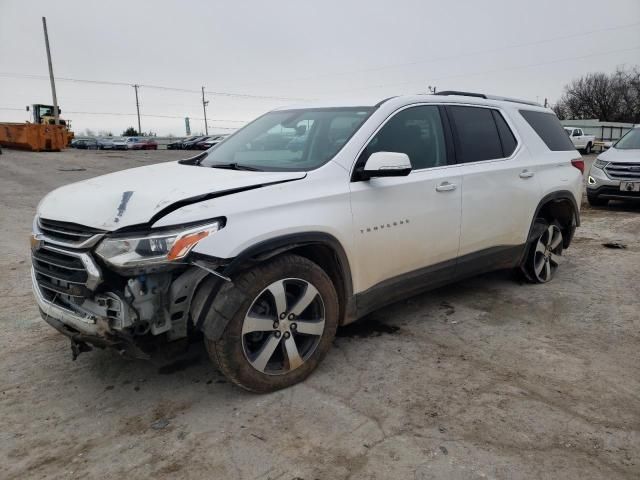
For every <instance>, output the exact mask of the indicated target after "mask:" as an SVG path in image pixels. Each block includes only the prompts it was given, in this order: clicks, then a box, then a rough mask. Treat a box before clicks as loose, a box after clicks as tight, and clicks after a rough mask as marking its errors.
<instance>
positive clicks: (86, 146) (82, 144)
mask: <svg viewBox="0 0 640 480" xmlns="http://www.w3.org/2000/svg"><path fill="white" fill-rule="evenodd" d="M71 146H72V147H73V148H79V149H81V150H98V148H99V145H98V141H97V140H96V139H95V138H80V139H78V140H76V141H74V142H72V143H71Z"/></svg>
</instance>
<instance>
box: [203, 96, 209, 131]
mask: <svg viewBox="0 0 640 480" xmlns="http://www.w3.org/2000/svg"><path fill="white" fill-rule="evenodd" d="M207 105H209V100H205V99H204V87H202V111H203V112H204V133H205V135H209V125H207Z"/></svg>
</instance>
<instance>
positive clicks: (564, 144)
mask: <svg viewBox="0 0 640 480" xmlns="http://www.w3.org/2000/svg"><path fill="white" fill-rule="evenodd" d="M520 114H521V115H522V116H523V117H524V119H525V120H526V121H527V123H528V124H529V125H531V128H533V130H534V131H535V132H536V133H537V134H538V136H539V137H540V138H541V139H542V141H543V142H544V143H545V145H546V146H547V148H549V150H552V151H554V152H558V151H570V150H575V147H574V146H573V143H571V140H570V139H569V137H568V136H567V134H566V133H565V132H564V131H563V129H562V125H561V124H560V120H558V117H556V116H555V115H554V114H553V113H550V112H540V111H536V110H520Z"/></svg>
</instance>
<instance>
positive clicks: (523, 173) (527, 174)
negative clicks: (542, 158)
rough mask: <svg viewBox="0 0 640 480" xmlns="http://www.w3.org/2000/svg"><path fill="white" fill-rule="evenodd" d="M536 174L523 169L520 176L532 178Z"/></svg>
mask: <svg viewBox="0 0 640 480" xmlns="http://www.w3.org/2000/svg"><path fill="white" fill-rule="evenodd" d="M534 175H535V172H532V171H530V170H523V171H521V172H520V178H531V177H533V176H534Z"/></svg>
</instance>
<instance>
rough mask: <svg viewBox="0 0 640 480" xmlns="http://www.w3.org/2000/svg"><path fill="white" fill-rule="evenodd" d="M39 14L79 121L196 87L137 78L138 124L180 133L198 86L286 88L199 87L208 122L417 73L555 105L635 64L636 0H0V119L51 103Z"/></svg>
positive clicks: (380, 93)
mask: <svg viewBox="0 0 640 480" xmlns="http://www.w3.org/2000/svg"><path fill="white" fill-rule="evenodd" d="M42 16H46V17H47V22H48V28H49V38H50V42H51V50H52V56H53V63H54V73H55V75H56V77H60V79H59V80H58V82H57V89H58V102H59V104H60V107H61V109H62V110H63V115H62V116H63V118H70V119H71V120H72V125H73V128H74V130H75V131H76V132H77V133H80V132H83V131H84V130H85V129H86V128H89V129H92V130H94V131H111V132H113V133H114V134H120V133H121V132H122V130H124V129H125V128H126V127H127V126H136V123H137V120H136V117H135V111H136V109H135V97H134V90H133V88H132V87H131V86H128V85H129V84H134V83H137V84H141V85H156V86H167V87H176V88H182V89H186V90H193V92H178V91H172V90H161V89H154V88H150V87H147V86H143V87H141V88H140V104H141V113H142V114H143V115H149V116H143V117H142V129H143V131H148V130H152V131H154V132H157V133H158V134H160V135H165V134H173V135H184V133H185V129H184V117H185V116H189V117H191V118H192V120H191V125H192V130H193V131H195V132H198V131H200V130H203V129H204V127H203V121H202V120H201V119H202V116H203V115H202V104H201V97H200V94H199V93H198V92H199V90H200V87H201V86H205V87H206V89H207V90H208V91H210V92H223V93H238V94H249V95H259V96H267V97H286V98H290V99H291V100H288V99H273V98H271V99H269V98H260V99H258V98H246V97H233V96H221V95H215V94H210V93H208V94H207V99H208V100H210V102H211V103H210V104H209V109H208V116H209V118H210V125H213V127H214V130H215V127H219V128H223V127H224V128H233V127H236V126H238V125H241V123H238V122H241V121H245V120H250V119H252V118H254V117H255V116H257V115H259V114H261V113H263V112H265V111H267V110H269V109H271V108H274V107H276V106H281V105H287V104H300V103H310V102H313V101H318V100H321V101H326V100H334V99H336V100H353V101H358V100H370V99H382V98H385V97H388V96H392V95H398V94H403V93H423V92H426V91H427V86H428V85H435V86H436V87H437V89H438V90H445V89H447V90H452V89H458V90H468V91H477V92H485V93H492V94H497V95H505V96H512V97H520V98H526V99H530V100H538V101H540V102H543V101H544V98H545V97H547V98H549V101H550V102H551V103H553V102H555V100H556V99H557V98H558V97H559V96H560V94H561V92H562V88H563V86H564V85H565V84H566V83H567V82H569V81H570V80H571V79H572V78H575V77H579V76H581V75H583V74H585V73H587V72H593V71H603V72H612V71H614V70H615V68H616V67H617V66H622V65H638V64H640V0H608V1H607V2H603V1H602V0H578V1H573V0H528V1H524V0H519V1H517V0H484V1H482V2H480V1H475V0H447V1H429V0H393V1H390V0H389V1H380V0H323V1H321V2H311V1H303V0H295V1H294V0H287V1H277V0H272V1H269V2H265V1H260V0H251V1H249V0H245V1H234V2H231V1H211V0H198V1H196V0H194V1H180V2H179V1H168V0H160V1H158V0H154V1H146V2H143V1H135V2H134V1H131V0H129V1H118V0H112V1H109V2H106V1H99V2H98V1H89V0H82V1H79V0H78V1H75V0H74V1H72V0H67V1H64V2H55V1H51V0H29V1H25V0H0V121H24V120H26V119H27V118H28V117H27V115H28V114H27V112H25V111H24V107H25V106H26V105H29V104H33V103H45V104H50V103H51V101H52V100H51V90H50V87H49V82H48V80H47V79H46V78H40V76H46V75H47V74H48V71H47V61H46V54H45V47H44V40H43V33H42V23H41V17H42ZM16 74H17V75H18V76H19V77H16ZM34 75H35V76H36V77H35V78H33V77H29V76H34ZM62 78H72V79H85V80H98V81H107V82H123V83H125V84H127V85H101V84H89V83H79V82H71V81H63V80H62ZM299 99H305V100H299ZM82 112H85V113H82ZM96 112H98V114H97V113H96ZM99 113H102V114H99ZM105 113H110V114H113V115H105ZM116 114H117V115H116ZM151 115H154V116H151ZM156 116H168V117H176V118H160V117H156ZM218 131H220V132H222V131H224V130H218Z"/></svg>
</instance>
